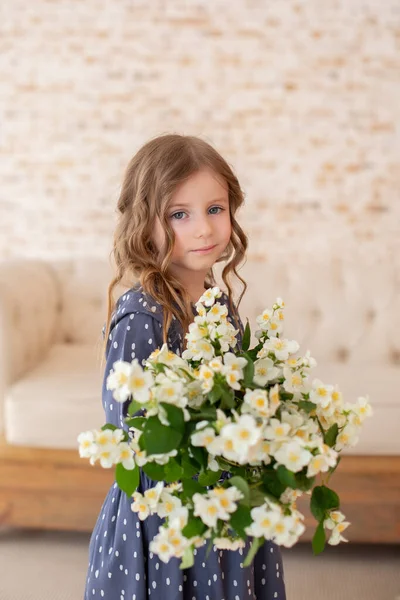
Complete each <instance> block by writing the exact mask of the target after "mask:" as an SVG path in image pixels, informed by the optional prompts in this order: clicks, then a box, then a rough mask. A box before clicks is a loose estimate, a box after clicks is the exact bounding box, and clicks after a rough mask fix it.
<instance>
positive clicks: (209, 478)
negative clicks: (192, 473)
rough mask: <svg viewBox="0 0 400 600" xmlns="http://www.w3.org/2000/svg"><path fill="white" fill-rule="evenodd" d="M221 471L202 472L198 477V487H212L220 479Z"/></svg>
mask: <svg viewBox="0 0 400 600" xmlns="http://www.w3.org/2000/svg"><path fill="white" fill-rule="evenodd" d="M221 475H222V471H211V470H202V471H201V473H200V475H199V483H200V485H214V484H215V483H217V481H218V480H219V479H221Z"/></svg>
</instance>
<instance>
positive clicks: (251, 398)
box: [242, 389, 269, 418]
mask: <svg viewBox="0 0 400 600" xmlns="http://www.w3.org/2000/svg"><path fill="white" fill-rule="evenodd" d="M243 400H244V404H243V406H242V411H243V412H247V411H248V410H250V412H252V413H253V414H254V415H255V416H261V417H263V418H268V417H269V401H268V392H267V391H266V390H250V389H246V393H245V395H244V398H243Z"/></svg>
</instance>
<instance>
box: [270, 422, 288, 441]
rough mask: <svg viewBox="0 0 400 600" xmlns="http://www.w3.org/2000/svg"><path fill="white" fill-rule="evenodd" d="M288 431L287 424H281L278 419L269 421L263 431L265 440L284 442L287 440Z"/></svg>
mask: <svg viewBox="0 0 400 600" xmlns="http://www.w3.org/2000/svg"><path fill="white" fill-rule="evenodd" d="M290 429H291V427H290V425H289V423H281V421H280V420H279V419H271V420H270V422H269V425H268V426H267V427H266V428H265V430H264V437H265V438H266V439H267V440H274V441H282V442H284V441H286V440H287V439H288V435H289V432H290Z"/></svg>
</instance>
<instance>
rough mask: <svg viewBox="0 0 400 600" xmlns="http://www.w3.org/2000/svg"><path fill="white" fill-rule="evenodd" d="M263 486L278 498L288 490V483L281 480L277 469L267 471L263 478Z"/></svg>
mask: <svg viewBox="0 0 400 600" xmlns="http://www.w3.org/2000/svg"><path fill="white" fill-rule="evenodd" d="M262 482H263V488H264V490H265V491H266V492H269V493H270V494H271V495H272V496H274V497H275V498H277V499H278V500H279V498H280V497H281V495H282V494H283V492H284V491H285V490H286V487H287V486H286V485H285V484H284V483H282V482H281V481H279V479H278V474H277V473H276V471H275V470H274V471H267V472H266V473H265V474H264V475H263V478H262Z"/></svg>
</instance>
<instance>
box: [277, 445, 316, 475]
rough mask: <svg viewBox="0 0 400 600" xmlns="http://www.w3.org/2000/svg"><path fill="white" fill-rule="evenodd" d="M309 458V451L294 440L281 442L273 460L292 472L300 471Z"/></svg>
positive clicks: (310, 455)
mask: <svg viewBox="0 0 400 600" xmlns="http://www.w3.org/2000/svg"><path fill="white" fill-rule="evenodd" d="M311 458H312V454H311V452H309V451H308V450H306V449H305V448H303V447H302V446H301V445H300V444H299V443H298V442H297V441H295V440H293V441H291V442H288V443H284V444H282V446H281V447H280V448H279V450H277V451H276V452H275V460H276V461H277V462H278V463H280V464H281V465H284V466H285V467H286V468H287V469H289V471H292V472H293V473H297V472H299V471H301V470H302V468H303V467H304V466H306V465H308V464H309V462H310V460H311Z"/></svg>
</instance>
